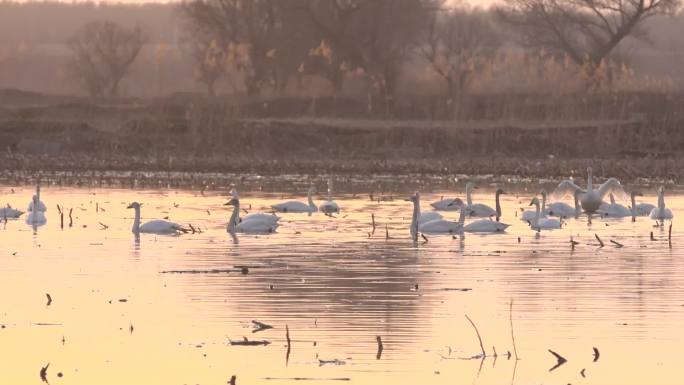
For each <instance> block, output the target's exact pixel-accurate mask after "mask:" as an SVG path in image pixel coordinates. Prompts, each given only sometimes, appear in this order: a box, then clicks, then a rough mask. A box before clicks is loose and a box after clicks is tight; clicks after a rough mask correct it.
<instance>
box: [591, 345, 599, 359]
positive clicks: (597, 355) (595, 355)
mask: <svg viewBox="0 0 684 385" xmlns="http://www.w3.org/2000/svg"><path fill="white" fill-rule="evenodd" d="M592 349H594V362H596V361H598V359H599V357H600V356H601V353H599V350H598V349H597V348H596V347H593V348H592Z"/></svg>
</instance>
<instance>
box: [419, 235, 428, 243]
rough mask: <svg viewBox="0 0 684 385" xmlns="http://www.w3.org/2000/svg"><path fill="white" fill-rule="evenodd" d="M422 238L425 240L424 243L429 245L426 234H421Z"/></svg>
mask: <svg viewBox="0 0 684 385" xmlns="http://www.w3.org/2000/svg"><path fill="white" fill-rule="evenodd" d="M420 236H421V237H423V239H424V240H425V242H423V243H428V238H427V237H426V236H425V234H423V233H421V234H420Z"/></svg>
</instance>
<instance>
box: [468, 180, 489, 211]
mask: <svg viewBox="0 0 684 385" xmlns="http://www.w3.org/2000/svg"><path fill="white" fill-rule="evenodd" d="M473 188H476V187H475V185H474V184H473V183H472V182H468V183H466V202H467V206H466V209H467V213H468V215H469V216H471V217H480V218H481V217H493V216H496V210H494V209H493V208H491V207H489V206H487V205H485V204H482V203H475V204H473V200H472V198H471V192H472V189H473Z"/></svg>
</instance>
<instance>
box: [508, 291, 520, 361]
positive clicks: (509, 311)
mask: <svg viewBox="0 0 684 385" xmlns="http://www.w3.org/2000/svg"><path fill="white" fill-rule="evenodd" d="M508 320H509V321H510V323H511V339H512V340H513V353H514V354H515V359H516V360H518V349H516V347H515V335H514V334H513V298H511V304H510V306H509V307H508ZM508 358H511V352H508Z"/></svg>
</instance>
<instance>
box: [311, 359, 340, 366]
mask: <svg viewBox="0 0 684 385" xmlns="http://www.w3.org/2000/svg"><path fill="white" fill-rule="evenodd" d="M346 364H347V363H346V362H345V361H342V360H339V359H337V358H335V359H334V360H321V359H319V360H318V365H319V366H323V365H346Z"/></svg>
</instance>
